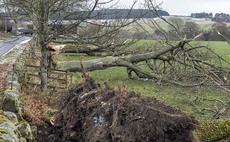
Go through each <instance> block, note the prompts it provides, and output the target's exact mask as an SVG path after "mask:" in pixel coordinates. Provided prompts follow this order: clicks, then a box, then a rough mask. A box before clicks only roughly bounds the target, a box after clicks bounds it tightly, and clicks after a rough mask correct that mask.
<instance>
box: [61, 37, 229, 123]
mask: <svg viewBox="0 0 230 142" xmlns="http://www.w3.org/2000/svg"><path fill="white" fill-rule="evenodd" d="M192 44H197V42H196V43H192ZM199 44H203V45H208V46H209V47H211V48H212V49H213V50H214V51H216V52H217V53H218V54H220V55H221V56H222V57H224V58H225V59H226V60H229V59H230V57H229V54H230V46H229V45H228V44H227V43H226V42H200V43H199ZM141 45H145V46H146V45H148V46H151V45H157V44H156V41H140V43H137V44H136V46H137V47H139V48H140V47H143V46H141ZM135 48H136V47H135ZM80 57H83V58H84V60H89V59H94V58H96V57H92V56H85V55H84V54H64V55H63V57H62V59H63V60H79V59H80ZM89 74H90V76H91V77H93V78H94V79H95V80H97V81H98V82H99V83H101V84H103V83H104V82H108V84H109V85H110V86H112V87H114V88H117V89H118V88H119V86H120V87H125V88H126V89H127V90H129V91H134V92H136V93H138V94H140V95H144V96H154V97H156V98H157V99H159V100H161V101H163V102H165V103H167V104H169V105H171V106H173V107H174V108H177V109H180V110H183V111H184V112H187V113H188V114H191V115H193V116H195V117H196V118H197V119H206V118H213V117H215V116H214V114H215V110H219V109H221V108H225V109H226V110H228V109H230V106H229V105H228V103H229V102H230V94H229V93H228V92H225V91H223V90H220V89H218V88H204V87H193V88H183V87H180V86H174V85H167V86H162V85H159V83H158V82H155V81H152V80H133V79H129V78H128V76H127V73H126V68H124V67H113V68H108V69H105V70H97V71H93V72H90V73H89ZM75 80H76V81H77V82H80V80H81V79H80V74H79V73H76V74H75ZM229 116H230V113H228V112H226V113H224V114H223V115H221V117H223V118H226V117H229Z"/></svg>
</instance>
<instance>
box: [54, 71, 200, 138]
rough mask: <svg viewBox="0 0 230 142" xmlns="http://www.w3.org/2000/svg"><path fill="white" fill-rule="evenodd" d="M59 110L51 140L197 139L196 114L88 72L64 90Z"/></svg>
mask: <svg viewBox="0 0 230 142" xmlns="http://www.w3.org/2000/svg"><path fill="white" fill-rule="evenodd" d="M83 76H85V75H83ZM59 110H60V111H59V112H58V113H57V114H56V115H55V116H54V118H53V121H52V123H53V132H52V133H53V135H51V136H50V137H49V138H50V139H49V140H50V141H79V142H85V141H91V142H98V141H103V142H118V141H119V142H130V141H142V142H153V141H172V142H176V141H183V142H192V141H195V137H194V135H193V131H194V130H195V129H196V126H197V121H196V120H195V119H194V118H193V117H191V116H188V115H186V114H185V113H183V112H181V111H179V110H175V109H173V108H171V107H170V106H167V105H165V104H163V103H162V102H160V101H158V100H156V99H155V98H153V97H141V96H139V95H137V94H135V93H134V92H127V91H126V90H121V91H115V90H113V89H111V88H110V87H109V86H107V85H106V86H105V87H100V86H99V85H98V84H97V83H96V82H95V81H94V80H93V79H92V78H89V77H87V76H86V78H85V81H84V82H83V83H80V84H78V85H76V86H74V87H72V88H70V89H69V90H68V91H67V92H65V93H64V94H63V96H62V100H61V101H60V107H59Z"/></svg>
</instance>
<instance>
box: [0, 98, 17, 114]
mask: <svg viewBox="0 0 230 142" xmlns="http://www.w3.org/2000/svg"><path fill="white" fill-rule="evenodd" d="M2 109H3V110H4V111H11V112H14V113H17V112H18V107H17V101H16V100H15V99H14V98H11V97H8V96H7V97H5V98H4V99H3V104H2Z"/></svg>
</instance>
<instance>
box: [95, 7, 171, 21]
mask: <svg viewBox="0 0 230 142" xmlns="http://www.w3.org/2000/svg"><path fill="white" fill-rule="evenodd" d="M157 13H158V14H159V15H160V16H169V13H168V12H166V11H163V10H158V11H157ZM157 13H156V12H153V11H151V10H148V9H132V10H130V9H104V10H99V11H94V12H93V13H92V15H91V18H92V19H131V18H155V17H157Z"/></svg>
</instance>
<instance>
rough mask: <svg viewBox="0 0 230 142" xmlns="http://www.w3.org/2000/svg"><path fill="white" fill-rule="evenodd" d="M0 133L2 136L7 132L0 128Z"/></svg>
mask: <svg viewBox="0 0 230 142" xmlns="http://www.w3.org/2000/svg"><path fill="white" fill-rule="evenodd" d="M0 133H2V134H8V132H7V131H6V130H4V129H2V128H0Z"/></svg>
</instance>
